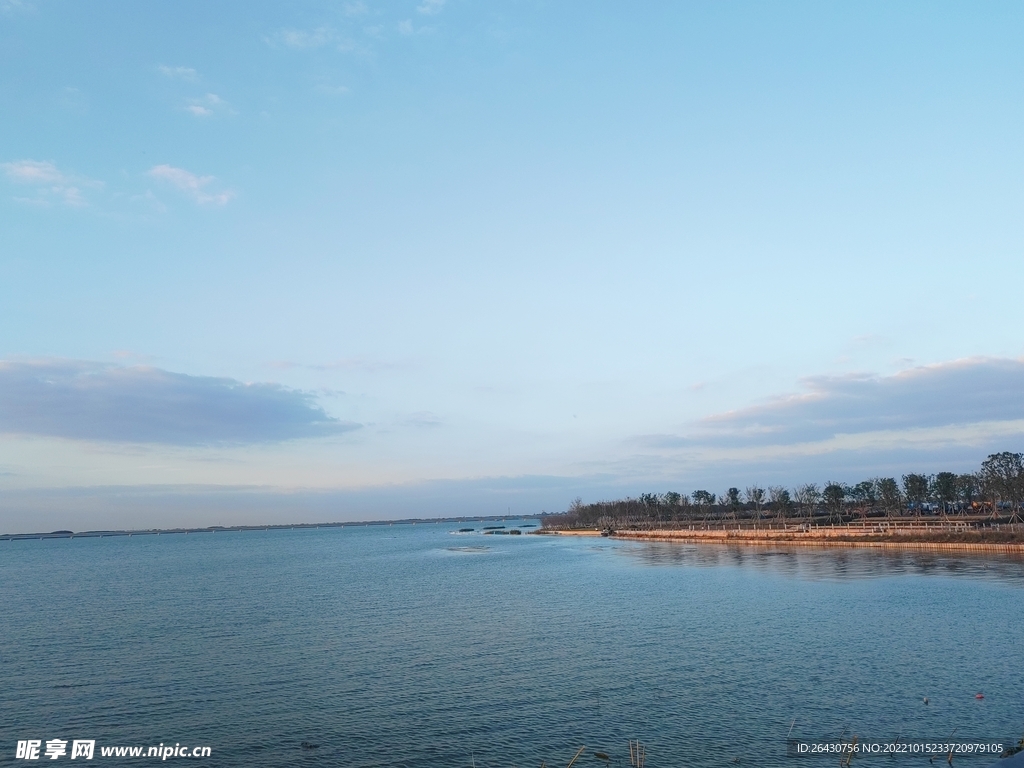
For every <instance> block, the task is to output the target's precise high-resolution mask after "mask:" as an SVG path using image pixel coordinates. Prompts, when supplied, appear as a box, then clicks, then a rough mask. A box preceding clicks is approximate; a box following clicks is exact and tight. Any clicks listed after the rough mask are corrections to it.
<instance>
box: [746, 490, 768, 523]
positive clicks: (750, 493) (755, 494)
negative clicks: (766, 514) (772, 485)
mask: <svg viewBox="0 0 1024 768" xmlns="http://www.w3.org/2000/svg"><path fill="white" fill-rule="evenodd" d="M743 496H744V498H746V500H747V504H750V505H751V506H752V507H753V508H754V525H755V526H756V525H757V524H758V523H759V522H760V521H761V508H762V507H763V506H764V488H759V487H758V486H756V485H751V486H748V487H747V489H746V490H745V491H744V492H743Z"/></svg>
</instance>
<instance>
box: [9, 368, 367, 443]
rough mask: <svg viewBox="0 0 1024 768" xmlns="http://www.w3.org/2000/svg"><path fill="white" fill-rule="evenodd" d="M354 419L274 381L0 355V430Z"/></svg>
mask: <svg viewBox="0 0 1024 768" xmlns="http://www.w3.org/2000/svg"><path fill="white" fill-rule="evenodd" d="M359 426H360V425H358V424H354V423H351V422H344V421H341V420H339V419H336V418H332V417H330V416H328V415H327V414H326V413H325V412H324V410H323V409H322V408H320V407H319V406H318V405H317V404H316V402H315V400H314V398H313V396H312V395H311V394H309V393H306V392H302V391H299V390H294V389H288V388H286V387H282V386H279V385H277V384H263V383H257V384H246V383H242V382H240V381H236V380H234V379H225V378H213V377H208V376H188V375H185V374H181V373H172V372H169V371H164V370H160V369H158V368H151V367H147V366H134V367H119V366H113V365H106V364H102V363H93V362H82V361H72V360H42V361H31V362H12V361H0V432H6V433H16V434H29V435H45V436H51V437H63V438H70V439H77V440H99V441H110V442H124V443H162V444H168V445H204V444H245V443H260V442H277V441H282V440H290V439H295V438H306V437H323V436H328V435H337V434H340V433H343V432H347V431H351V430H354V429H358V428H359Z"/></svg>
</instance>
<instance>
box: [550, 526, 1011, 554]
mask: <svg viewBox="0 0 1024 768" xmlns="http://www.w3.org/2000/svg"><path fill="white" fill-rule="evenodd" d="M545 533H554V534H557V535H559V536H603V535H606V534H603V533H602V532H601V531H597V530H559V531H554V530H549V531H545ZM610 538H613V539H627V540H639V541H673V542H689V543H693V544H743V545H747V544H750V545H757V546H786V547H789V546H798V547H845V548H851V547H870V548H875V549H919V550H937V551H947V552H1000V553H1007V554H1021V555H1024V544H1001V543H997V542H969V541H964V542H949V541H913V540H910V541H892V540H889V541H878V540H877V539H869V538H843V537H841V536H839V535H822V534H819V533H811V534H806V533H805V534H800V533H785V532H783V531H758V532H754V531H684V530H677V531H672V530H668V531H615V532H614V533H612V534H610Z"/></svg>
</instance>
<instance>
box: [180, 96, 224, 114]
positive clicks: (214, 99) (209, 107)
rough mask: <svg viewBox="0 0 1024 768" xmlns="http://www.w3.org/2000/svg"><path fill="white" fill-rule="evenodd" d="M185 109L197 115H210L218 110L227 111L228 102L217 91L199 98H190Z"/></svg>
mask: <svg viewBox="0 0 1024 768" xmlns="http://www.w3.org/2000/svg"><path fill="white" fill-rule="evenodd" d="M185 111H186V112H190V113H191V114H193V115H195V116H196V117H210V116H211V115H213V114H215V113H216V112H227V111H228V104H227V102H226V101H224V99H222V98H221V97H220V96H218V95H217V94H216V93H208V94H206V95H205V96H203V97H201V98H198V99H190V100H189V103H188V104H187V105H186V106H185Z"/></svg>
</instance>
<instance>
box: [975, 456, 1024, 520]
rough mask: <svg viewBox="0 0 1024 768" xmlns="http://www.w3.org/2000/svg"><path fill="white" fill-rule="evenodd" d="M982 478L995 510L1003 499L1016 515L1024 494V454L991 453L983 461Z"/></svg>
mask: <svg viewBox="0 0 1024 768" xmlns="http://www.w3.org/2000/svg"><path fill="white" fill-rule="evenodd" d="M981 478H982V485H983V487H984V488H985V489H986V490H987V492H988V495H989V496H990V497H991V498H992V509H993V512H995V509H996V507H997V506H998V503H999V502H1000V501H1003V502H1008V503H1009V504H1010V506H1011V508H1012V509H1013V512H1014V515H1016V514H1017V511H1018V510H1019V508H1020V502H1021V497H1022V496H1024V487H1022V486H1024V454H1020V453H1011V452H1010V451H1003V452H1002V453H993V454H991V455H990V456H989V457H988V458H987V459H985V461H983V462H982V463H981Z"/></svg>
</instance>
